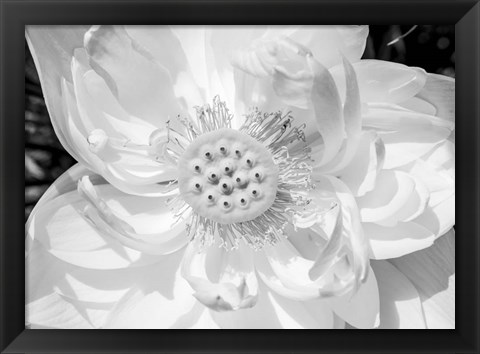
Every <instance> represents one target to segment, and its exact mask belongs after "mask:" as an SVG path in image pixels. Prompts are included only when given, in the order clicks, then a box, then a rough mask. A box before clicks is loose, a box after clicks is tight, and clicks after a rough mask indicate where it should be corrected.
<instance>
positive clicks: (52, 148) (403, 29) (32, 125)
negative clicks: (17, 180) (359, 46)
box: [25, 25, 455, 221]
mask: <svg viewBox="0 0 480 354" xmlns="http://www.w3.org/2000/svg"><path fill="white" fill-rule="evenodd" d="M25 53H26V56H25V221H26V220H27V218H28V216H29V215H30V212H31V211H32V209H33V207H34V206H35V204H36V203H37V201H38V199H39V198H40V197H41V196H42V194H43V193H44V192H45V190H46V189H47V188H48V187H49V186H50V185H51V184H52V183H53V181H54V180H55V179H56V178H57V177H58V176H60V175H61V174H62V173H63V172H64V171H65V170H67V169H68V168H69V167H70V166H72V165H73V164H74V163H75V160H74V159H73V158H72V157H70V155H69V154H68V153H67V152H66V151H65V150H64V149H63V147H62V146H61V144H60V143H59V141H58V139H57V137H56V136H55V133H54V131H53V128H52V125H51V123H50V118H49V116H48V112H47V109H46V107H45V102H44V100H43V94H42V88H41V87H40V81H39V79H38V75H37V71H36V69H35V65H34V63H33V60H32V56H31V54H30V51H29V49H28V46H27V44H26V43H25ZM363 58H364V59H380V60H388V61H394V62H398V63H402V64H406V65H409V66H419V67H422V68H424V69H425V70H427V71H428V72H432V73H438V74H443V75H448V76H451V77H455V27H454V26H435V25H418V26H413V27H412V26H400V25H392V26H370V35H369V38H368V42H367V47H366V50H365V53H364V56H363Z"/></svg>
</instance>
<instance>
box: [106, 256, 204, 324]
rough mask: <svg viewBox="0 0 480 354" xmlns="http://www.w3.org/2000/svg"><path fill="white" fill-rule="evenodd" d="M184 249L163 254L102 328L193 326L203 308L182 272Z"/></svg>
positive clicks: (119, 304) (113, 311) (132, 288)
mask: <svg viewBox="0 0 480 354" xmlns="http://www.w3.org/2000/svg"><path fill="white" fill-rule="evenodd" d="M182 257H183V252H177V253H174V254H172V255H169V256H164V257H162V262H161V263H159V266H158V267H155V268H150V269H151V271H148V272H144V274H143V275H142V276H141V278H139V279H138V280H137V282H136V283H135V284H131V289H130V291H129V292H128V293H127V294H125V295H124V297H123V298H122V299H121V300H120V301H119V302H118V303H117V304H116V306H115V308H114V309H112V311H111V314H110V316H109V317H108V318H107V321H106V323H105V326H104V328H111V329H125V328H132V329H147V328H151V329H159V328H163V329H165V328H178V327H189V326H192V325H193V324H194V323H196V321H197V320H198V318H199V316H200V314H201V311H202V309H201V308H198V307H196V305H197V304H198V303H197V301H196V300H195V298H194V297H193V296H192V295H191V289H190V286H189V285H188V283H187V281H185V279H183V277H182V276H181V270H180V268H181V259H182Z"/></svg>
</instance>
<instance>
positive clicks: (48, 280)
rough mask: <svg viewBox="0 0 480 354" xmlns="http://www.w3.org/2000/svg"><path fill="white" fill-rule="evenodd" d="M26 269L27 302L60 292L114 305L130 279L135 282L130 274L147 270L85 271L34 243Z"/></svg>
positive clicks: (77, 297) (65, 295)
mask: <svg viewBox="0 0 480 354" xmlns="http://www.w3.org/2000/svg"><path fill="white" fill-rule="evenodd" d="M25 269H26V272H25V273H26V274H25V277H26V280H25V291H26V299H27V300H26V302H27V303H28V302H32V301H35V300H37V299H40V298H42V297H44V296H48V295H49V294H50V293H57V294H59V295H61V296H63V297H64V298H67V299H71V300H76V301H81V302H88V303H92V304H93V303H95V304H109V303H110V304H112V303H115V302H116V301H118V300H119V299H120V298H121V297H122V296H123V295H124V294H125V293H126V291H128V288H129V286H130V284H128V280H129V281H130V282H131V283H132V284H134V283H135V281H132V280H134V277H132V276H130V274H134V273H135V276H139V275H140V274H141V273H142V272H145V269H146V267H139V268H137V269H139V271H138V272H135V271H132V270H126V271H125V270H123V271H99V270H97V269H95V270H93V269H86V268H81V267H77V266H74V265H72V264H69V263H66V262H64V261H62V260H60V259H59V258H57V257H55V256H54V255H52V254H51V253H50V252H48V251H47V250H46V249H45V248H44V247H43V246H42V245H41V244H40V242H38V241H34V242H33V246H32V248H31V250H30V252H29V253H28V256H27V258H26V259H25ZM132 269H133V268H132ZM127 279H128V280H127Z"/></svg>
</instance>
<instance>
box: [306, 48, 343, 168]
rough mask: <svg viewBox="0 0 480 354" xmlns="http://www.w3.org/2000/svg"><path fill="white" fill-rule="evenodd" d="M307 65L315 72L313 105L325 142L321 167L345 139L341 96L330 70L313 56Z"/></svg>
mask: <svg viewBox="0 0 480 354" xmlns="http://www.w3.org/2000/svg"><path fill="white" fill-rule="evenodd" d="M307 63H308V65H309V66H310V69H311V70H312V72H313V75H314V77H313V87H312V96H311V100H312V104H313V108H314V111H315V119H316V124H317V129H318V131H319V132H320V135H321V136H322V139H323V142H324V150H323V155H322V157H321V159H320V161H318V164H319V165H323V164H326V163H327V162H329V161H330V160H331V159H332V158H333V157H334V156H335V154H336V153H337V152H338V151H339V150H340V147H341V145H342V142H343V139H344V137H345V122H344V120H343V112H342V104H341V101H340V96H339V94H338V91H337V87H336V86H335V82H334V81H333V78H332V76H331V75H330V73H329V72H328V70H327V69H326V68H325V67H323V66H322V65H321V64H320V63H319V62H318V61H316V60H315V59H313V58H312V57H311V56H307Z"/></svg>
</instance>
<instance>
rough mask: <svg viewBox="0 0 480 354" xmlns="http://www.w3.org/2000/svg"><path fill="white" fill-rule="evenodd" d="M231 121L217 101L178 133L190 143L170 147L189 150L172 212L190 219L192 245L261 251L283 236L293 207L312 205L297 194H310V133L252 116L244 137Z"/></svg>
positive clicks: (286, 118) (182, 158)
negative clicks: (307, 140)
mask: <svg viewBox="0 0 480 354" xmlns="http://www.w3.org/2000/svg"><path fill="white" fill-rule="evenodd" d="M231 119H232V116H231V115H230V114H229V112H228V110H227V108H226V106H225V104H224V103H223V102H221V101H220V100H219V99H218V97H216V98H215V99H214V102H213V106H212V107H210V106H209V105H206V106H203V107H197V121H196V122H193V121H191V120H183V121H182V123H183V125H184V127H185V133H184V134H182V133H179V132H177V131H173V130H172V133H174V135H177V136H178V135H181V136H182V137H183V138H185V139H186V140H188V141H189V144H188V145H186V146H185V144H184V143H182V142H181V141H180V140H178V139H172V141H171V142H170V143H173V144H174V145H175V147H174V148H175V149H177V150H178V149H181V150H183V152H182V153H181V154H180V155H179V158H178V169H179V178H178V188H179V191H180V195H179V196H178V197H176V198H173V199H171V200H170V205H171V206H172V208H173V209H174V210H175V215H176V216H177V217H178V219H179V220H180V219H182V218H188V222H187V234H188V236H189V238H190V239H192V240H193V239H194V238H195V239H197V240H199V241H200V243H201V244H203V245H210V244H214V243H216V241H218V240H219V241H220V245H222V246H223V247H225V248H226V249H233V248H236V247H238V242H239V241H240V240H242V239H243V240H244V241H245V242H246V243H247V244H248V245H250V246H251V247H252V248H253V249H255V250H257V249H261V248H262V247H263V246H264V245H266V244H275V243H276V242H278V241H279V240H280V239H281V238H282V237H285V234H284V228H285V227H286V225H287V224H288V223H289V222H290V221H291V220H290V218H291V214H292V213H293V212H294V211H295V208H298V207H302V206H305V205H307V204H308V203H309V200H307V199H305V198H304V197H303V196H302V194H301V193H297V192H296V191H305V189H309V188H311V183H310V173H311V167H310V156H309V150H308V148H306V147H305V146H304V145H305V144H304V141H305V136H304V132H303V129H304V126H302V127H292V122H293V118H292V117H291V116H290V115H289V114H283V113H282V112H276V113H270V114H264V113H261V112H259V111H258V110H254V111H252V112H251V113H250V114H249V115H247V116H246V120H245V123H244V124H243V126H242V127H240V129H238V130H234V129H232V128H231ZM169 129H170V128H169ZM288 145H293V146H290V149H288V148H287V146H288Z"/></svg>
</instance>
